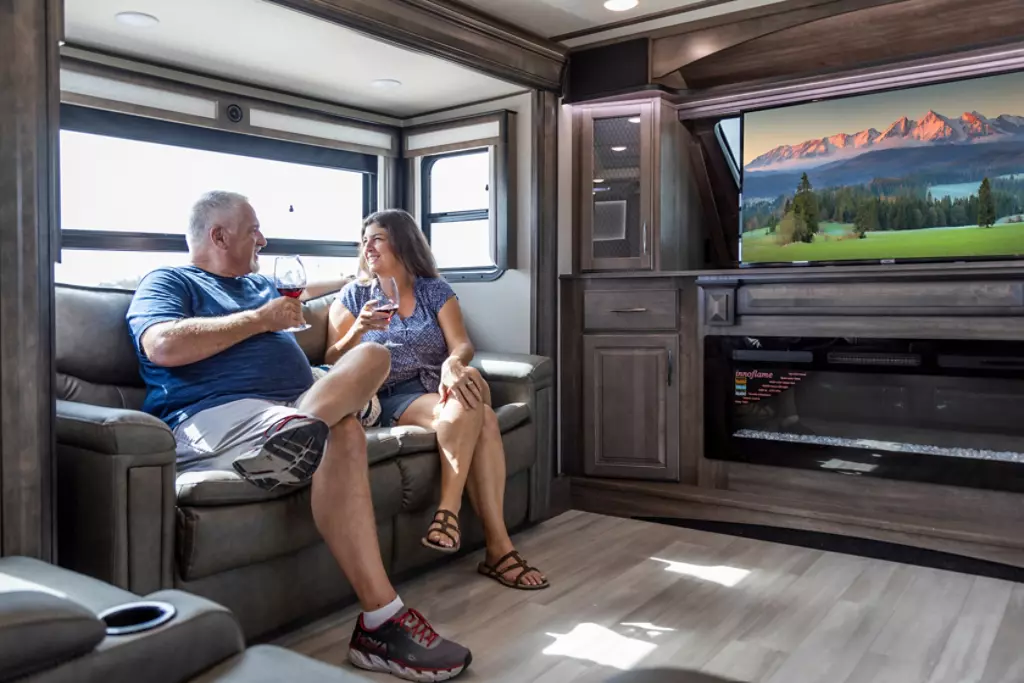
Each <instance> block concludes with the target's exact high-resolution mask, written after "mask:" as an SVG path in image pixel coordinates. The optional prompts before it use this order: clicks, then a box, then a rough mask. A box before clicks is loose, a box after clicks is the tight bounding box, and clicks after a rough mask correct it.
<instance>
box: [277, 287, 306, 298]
mask: <svg viewBox="0 0 1024 683" xmlns="http://www.w3.org/2000/svg"><path fill="white" fill-rule="evenodd" d="M304 291H306V289H305V287H278V288H277V293H278V294H280V295H281V296H286V297H288V298H289V299H298V298H299V297H300V296H302V293H303V292H304Z"/></svg>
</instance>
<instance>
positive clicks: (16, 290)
mask: <svg viewBox="0 0 1024 683" xmlns="http://www.w3.org/2000/svg"><path fill="white" fill-rule="evenodd" d="M60 11H61V8H60V6H59V0H50V1H48V2H40V1H39V0H9V1H8V2H6V3H4V5H3V10H2V20H0V63H3V64H5V65H6V68H4V69H2V70H0V91H2V92H3V93H4V97H3V98H2V99H0V226H2V230H0V262H2V264H3V266H2V268H0V485H2V488H0V554H3V555H27V556H31V557H38V558H41V559H44V560H52V559H53V557H54V540H55V537H54V531H53V522H54V519H55V515H54V502H55V501H54V498H53V467H52V463H53V454H54V448H55V444H54V437H53V432H54V430H53V422H54V408H55V403H54V399H53V383H54V368H53V357H54V354H53V348H54V347H53V258H52V257H53V256H55V254H53V253H52V251H51V250H52V248H53V246H54V244H55V243H56V240H57V239H58V238H57V236H56V235H57V230H58V229H59V226H58V225H57V216H56V214H55V209H56V207H57V206H58V204H57V201H58V198H57V196H56V189H57V188H56V186H55V180H56V178H57V173H56V169H55V168H54V166H55V164H57V160H58V155H57V150H56V145H57V144H58V140H59V138H58V137H57V131H56V129H55V127H54V126H53V121H54V110H55V107H56V103H57V102H59V92H58V87H59V86H58V82H57V78H56V75H57V63H58V53H57V50H58V40H59V38H60V32H59V27H58V19H59V17H60Z"/></svg>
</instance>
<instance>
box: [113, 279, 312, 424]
mask: <svg viewBox="0 0 1024 683" xmlns="http://www.w3.org/2000/svg"><path fill="white" fill-rule="evenodd" d="M278 296H280V295H279V294H278V293H277V289H275V287H274V284H273V283H272V282H271V281H270V279H269V278H267V277H265V276H263V275H257V274H252V275H246V276H244V277H221V276H219V275H214V274H212V273H208V272H206V271H204V270H202V269H200V268H196V267H195V266H185V267H183V268H160V269H158V270H155V271H153V272H152V273H150V274H149V275H147V276H146V277H145V278H144V279H143V280H142V282H141V283H140V284H139V288H138V290H137V291H136V292H135V297H134V298H133V299H132V304H131V306H130V307H129V309H128V316H127V319H128V326H129V328H130V330H131V335H132V340H133V341H134V343H135V351H136V353H138V356H139V363H140V364H141V374H142V379H143V380H144V381H145V383H146V389H147V393H146V401H145V403H144V404H143V406H142V409H143V410H144V411H146V412H147V413H150V414H152V415H155V416H156V417H159V418H160V419H161V420H163V421H164V422H166V423H167V424H168V425H170V426H171V428H172V429H173V428H174V427H176V426H177V425H178V424H179V423H180V422H181V421H182V420H184V419H186V418H188V417H191V416H192V415H195V414H196V413H198V412H200V411H202V410H206V409H208V408H214V407H216V406H219V405H223V404H225V403H230V402H232V401H237V400H240V399H244V398H261V399H266V400H269V401H281V402H291V401H294V400H296V399H297V398H298V397H299V396H301V395H302V393H303V392H304V391H306V390H307V389H309V388H310V387H311V386H312V385H313V373H312V370H311V369H310V366H309V360H308V359H307V358H306V354H305V353H303V351H302V349H301V348H300V347H299V345H298V342H296V341H295V337H294V335H292V333H290V332H270V333H265V334H258V335H256V336H254V337H250V338H248V339H246V340H245V341H243V342H241V343H239V344H235V345H234V346H232V347H231V348H229V349H226V350H224V351H221V352H220V353H218V354H217V355H215V356H211V357H210V358H207V359H206V360H202V361H199V362H198V363H193V364H191V365H184V366H181V367H176V368H163V367H160V366H157V365H154V364H153V363H152V362H150V360H149V358H147V357H146V354H145V353H143V351H142V347H141V345H140V340H141V339H142V334H143V332H145V331H146V330H147V329H149V328H150V327H152V326H153V325H156V324H157V323H162V322H171V321H175V320H183V319H186V318H208V317H221V316H226V315H231V314H232V313H238V312H240V311H247V310H253V309H256V308H259V307H260V306H262V305H263V304H265V303H267V302H269V301H270V300H272V299H274V298H276V297H278Z"/></svg>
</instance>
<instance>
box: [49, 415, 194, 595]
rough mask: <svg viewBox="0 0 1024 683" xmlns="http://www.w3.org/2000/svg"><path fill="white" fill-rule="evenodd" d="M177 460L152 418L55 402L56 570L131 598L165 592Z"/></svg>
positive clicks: (170, 437)
mask: <svg viewBox="0 0 1024 683" xmlns="http://www.w3.org/2000/svg"><path fill="white" fill-rule="evenodd" d="M175 457H176V456H175V452H174V436H173V435H172V434H171V431H170V429H168V427H167V425H165V424H164V423H163V422H161V421H160V420H157V419H156V418H154V417H153V416H151V415H146V414H145V413H141V412H138V411H134V410H122V409H116V408H105V407H100V406H94V405H89V404H85V403H75V402H71V401H57V494H58V500H60V505H58V506H57V534H58V535H57V539H58V556H59V558H60V564H61V566H64V567H67V568H69V569H72V570H75V571H77V572H80V573H82V574H86V575H88V576H92V577H95V578H97V579H100V580H102V581H106V582H107V583H111V584H113V585H115V586H118V587H119V588H123V589H125V590H128V591H131V592H133V593H137V594H145V593H150V592H152V591H155V590H159V589H161V588H168V587H170V586H171V585H172V581H173V575H172V567H173V562H172V559H173V558H172V555H173V538H174V507H175V492H174V477H175Z"/></svg>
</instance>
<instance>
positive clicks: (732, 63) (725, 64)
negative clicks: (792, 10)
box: [662, 0, 1024, 89]
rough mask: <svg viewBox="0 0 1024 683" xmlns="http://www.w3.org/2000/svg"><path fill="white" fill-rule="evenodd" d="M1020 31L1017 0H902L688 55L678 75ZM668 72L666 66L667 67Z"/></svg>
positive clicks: (989, 38) (700, 78) (779, 73)
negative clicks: (689, 58) (704, 53)
mask: <svg viewBox="0 0 1024 683" xmlns="http://www.w3.org/2000/svg"><path fill="white" fill-rule="evenodd" d="M804 11H805V12H810V11H812V10H804ZM762 23H763V22H762ZM735 30H739V27H738V26H737V27H736V29H735ZM1022 35H1024V12H1022V11H1021V5H1020V2H1019V0H976V1H975V2H969V3H968V2H963V0H903V1H902V2H894V3H888V4H884V5H880V6H877V7H868V8H865V9H861V10H859V11H854V12H846V13H843V14H840V15H837V16H827V17H825V18H821V19H818V20H809V21H808V20H804V21H803V22H801V23H799V24H797V25H791V27H790V28H785V29H782V30H779V29H778V28H776V29H775V30H774V31H772V32H769V31H765V32H764V33H762V34H761V36H760V37H757V38H754V39H751V40H746V41H743V42H739V43H738V44H735V45H734V46H733V47H729V48H726V49H723V50H720V51H717V52H715V53H714V54H712V55H709V56H707V57H704V58H702V59H699V60H696V61H687V62H686V64H685V66H683V67H682V68H681V69H680V73H681V74H682V78H683V81H684V82H685V84H686V86H687V87H688V88H691V89H701V88H709V87H712V86H721V85H724V84H729V83H743V82H752V81H757V80H762V79H770V78H780V77H794V76H799V75H809V74H812V73H821V72H825V71H830V70H843V69H849V68H850V67H851V66H856V65H864V64H876V63H879V62H886V61H895V60H903V59H910V58H913V57H918V56H923V55H927V54H933V53H939V52H941V53H946V54H948V53H951V52H954V51H956V50H962V49H967V48H976V47H983V46H986V45H994V44H999V43H1001V42H1012V41H1019V40H1020V38H1021V36H1022ZM685 38H686V36H682V37H680V39H681V40H682V41H683V42H682V44H681V45H680V46H679V49H680V50H682V49H683V46H684V45H686V46H692V45H693V44H694V43H693V41H692V40H690V41H686V40H685ZM690 49H693V48H692V47H691V48H690ZM682 54H683V53H680V56H682ZM676 59H677V62H678V59H679V57H677V58H676ZM669 63H671V60H669V61H668V62H666V66H667V64H669ZM662 72H663V73H667V72H668V69H667V68H665V67H663V69H662Z"/></svg>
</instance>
